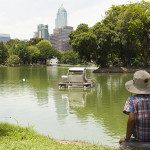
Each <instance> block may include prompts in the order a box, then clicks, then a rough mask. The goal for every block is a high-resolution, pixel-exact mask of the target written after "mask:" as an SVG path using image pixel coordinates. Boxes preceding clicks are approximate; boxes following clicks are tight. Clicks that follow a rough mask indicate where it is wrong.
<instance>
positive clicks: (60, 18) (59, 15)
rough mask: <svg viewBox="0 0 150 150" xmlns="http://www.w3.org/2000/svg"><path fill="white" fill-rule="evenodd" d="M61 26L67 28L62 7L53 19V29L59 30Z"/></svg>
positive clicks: (65, 15)
mask: <svg viewBox="0 0 150 150" xmlns="http://www.w3.org/2000/svg"><path fill="white" fill-rule="evenodd" d="M62 26H67V11H66V10H65V9H64V7H63V5H61V7H60V8H59V9H58V12H57V15H56V19H55V28H61V27H62Z"/></svg>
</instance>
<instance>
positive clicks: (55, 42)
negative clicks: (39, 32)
mask: <svg viewBox="0 0 150 150" xmlns="http://www.w3.org/2000/svg"><path fill="white" fill-rule="evenodd" d="M70 31H73V27H70V26H62V27H61V28H56V29H54V30H53V34H51V35H50V42H51V44H52V46H53V47H55V48H56V49H57V50H58V51H59V52H64V51H67V50H71V49H72V48H71V46H70V45H69V37H68V34H69V32H70Z"/></svg>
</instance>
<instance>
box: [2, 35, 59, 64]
mask: <svg viewBox="0 0 150 150" xmlns="http://www.w3.org/2000/svg"><path fill="white" fill-rule="evenodd" d="M54 57H57V58H58V59H60V58H61V56H60V52H59V51H57V50H56V49H55V48H54V47H52V45H51V43H50V42H49V41H47V40H43V39H41V38H37V37H36V38H32V39H30V40H29V41H28V42H24V41H20V40H18V39H10V40H9V41H8V42H7V43H6V44H3V42H0V64H5V65H9V66H16V65H20V64H33V63H46V59H51V58H54Z"/></svg>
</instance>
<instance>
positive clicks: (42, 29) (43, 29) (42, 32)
mask: <svg viewBox="0 0 150 150" xmlns="http://www.w3.org/2000/svg"><path fill="white" fill-rule="evenodd" d="M37 35H38V37H39V38H43V39H44V40H48V41H49V40H50V37H49V32H48V25H43V24H39V25H38V34H37Z"/></svg>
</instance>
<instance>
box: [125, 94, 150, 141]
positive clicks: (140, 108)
mask: <svg viewBox="0 0 150 150" xmlns="http://www.w3.org/2000/svg"><path fill="white" fill-rule="evenodd" d="M129 112H133V113H134V114H135V127H136V140H138V141H144V142H149V141H150V94H145V95H144V94H138V95H134V96H131V97H129V98H128V100H127V102H126V105H125V108H124V113H126V114H128V113H129Z"/></svg>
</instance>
